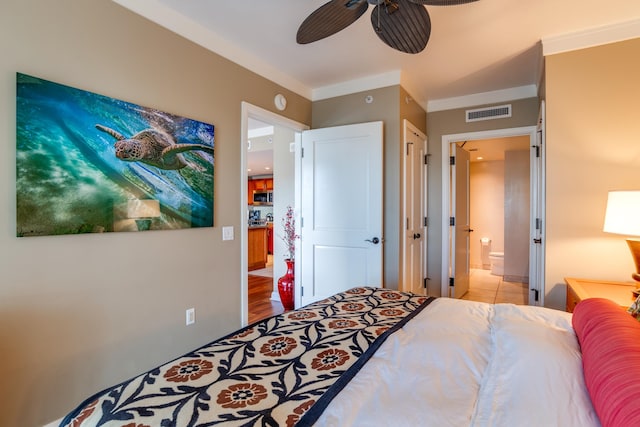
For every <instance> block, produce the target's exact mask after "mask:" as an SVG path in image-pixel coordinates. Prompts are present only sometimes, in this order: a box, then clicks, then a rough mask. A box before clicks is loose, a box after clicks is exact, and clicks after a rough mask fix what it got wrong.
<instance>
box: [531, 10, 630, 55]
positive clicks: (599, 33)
mask: <svg viewBox="0 0 640 427" xmlns="http://www.w3.org/2000/svg"><path fill="white" fill-rule="evenodd" d="M638 37H640V19H634V20H631V21H626V22H619V23H616V24H610V25H603V26H601V27H596V28H589V29H586V30H582V31H576V32H573V33H567V34H563V35H559V36H553V37H545V38H543V39H542V54H543V55H544V56H548V55H554V54H557V53H563V52H569V51H572V50H578V49H586V48H589V47H595V46H601V45H604V44H609V43H615V42H621V41H624V40H630V39H635V38H638Z"/></svg>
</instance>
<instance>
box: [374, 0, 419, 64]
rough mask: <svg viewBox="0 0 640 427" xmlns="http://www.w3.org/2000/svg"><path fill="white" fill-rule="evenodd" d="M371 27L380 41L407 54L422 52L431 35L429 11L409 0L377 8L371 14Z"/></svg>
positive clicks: (400, 0) (398, 0) (385, 4)
mask: <svg viewBox="0 0 640 427" xmlns="http://www.w3.org/2000/svg"><path fill="white" fill-rule="evenodd" d="M387 3H390V4H391V6H390V5H388V4H387ZM392 6H393V7H392ZM371 25H373V29H374V30H375V32H376V34H377V35H378V37H380V40H382V41H383V42H385V43H386V44H387V45H389V46H391V47H392V48H394V49H396V50H399V51H400V52H405V53H419V52H422V50H423V49H424V48H425V47H426V46H427V42H428V41H429V36H430V35H431V19H430V18H429V13H428V12H427V9H425V7H424V6H420V5H418V4H415V3H411V2H409V0H396V1H395V2H385V3H384V4H380V5H378V6H376V7H375V8H374V9H373V12H372V13H371Z"/></svg>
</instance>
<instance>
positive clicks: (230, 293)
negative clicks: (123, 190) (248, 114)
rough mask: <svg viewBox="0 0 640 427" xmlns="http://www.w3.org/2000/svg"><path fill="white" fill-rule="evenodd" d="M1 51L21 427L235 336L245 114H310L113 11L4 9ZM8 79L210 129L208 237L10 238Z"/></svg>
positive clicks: (7, 294) (0, 311)
mask: <svg viewBox="0 0 640 427" xmlns="http://www.w3.org/2000/svg"><path fill="white" fill-rule="evenodd" d="M0 51H1V52H2V62H1V63H0V82H1V83H0V99H1V101H0V150H1V151H0V158H1V159H2V166H3V167H2V170H3V173H2V178H1V179H0V200H1V201H2V206H3V209H0V224H1V227H0V271H1V272H2V279H1V285H0V360H1V362H2V363H0V378H2V380H1V381H0V425H2V426H26V427H28V426H36V425H42V424H43V423H45V422H49V421H52V420H54V419H56V418H58V417H61V416H63V415H64V414H65V413H66V411H68V410H71V409H72V408H73V407H74V406H75V405H76V404H78V403H80V401H81V399H84V398H85V397H87V396H88V395H89V394H91V393H94V392H97V391H99V390H101V389H103V388H104V387H107V386H109V385H112V384H115V383H117V382H119V381H121V380H124V379H126V378H128V377H131V376H132V375H134V374H137V373H139V372H141V371H144V370H147V369H150V368H152V367H154V366H157V365H158V364H159V363H160V362H163V361H166V360H169V359H170V358H173V357H176V356H178V355H180V354H182V353H184V352H186V351H189V350H191V349H193V348H195V347H196V346H199V345H201V344H204V343H206V342H209V341H211V340H212V339H214V338H216V337H218V336H221V335H222V334H225V333H227V332H229V331H231V330H233V329H236V328H238V327H239V326H240V310H241V307H240V241H239V240H238V238H236V240H234V241H231V242H222V238H221V230H220V228H221V226H223V225H224V226H228V225H232V226H234V227H235V230H236V233H235V235H236V236H239V235H240V228H239V227H240V226H241V224H240V219H241V210H240V209H241V207H243V208H246V202H245V201H244V200H243V201H241V200H240V180H239V177H240V169H239V168H240V153H241V149H243V148H244V147H242V146H241V144H240V112H241V106H240V103H241V101H243V100H246V101H248V102H250V103H252V104H255V105H258V106H260V107H263V108H266V109H269V110H272V111H275V110H274V108H273V97H274V95H275V94H276V93H278V92H281V93H283V94H285V95H286V96H287V98H288V101H289V104H288V107H287V110H286V111H285V114H284V115H286V116H288V117H289V118H291V119H293V120H296V121H299V122H302V123H310V121H311V102H310V101H309V100H307V99H304V98H302V97H300V96H297V95H295V94H293V93H291V92H289V91H287V90H285V89H283V88H281V87H279V86H277V85H276V84H273V83H271V82H269V81H267V80H265V79H263V78H260V77H258V76H256V75H255V74H253V73H252V72H250V71H248V70H246V69H243V68H241V67H239V66H237V65H234V64H232V63H230V62H229V61H227V60H224V59H222V58H220V57H219V56H217V55H215V54H212V53H210V52H208V51H206V50H205V49H203V48H201V47H199V46H197V45H194V44H193V43H190V42H188V41H186V40H185V39H183V38H181V37H179V36H176V35H175V34H173V33H171V32H169V31H167V30H164V29H162V28H160V27H158V26H156V25H154V24H152V23H150V22H149V21H147V20H145V19H143V18H141V17H139V16H137V15H135V14H132V13H131V12H129V11H127V10H125V9H123V8H121V7H120V6H118V5H116V4H115V3H113V2H111V1H109V0H65V1H56V2H47V1H41V0H40V1H38V0H5V1H4V2H3V4H2V13H1V14H0ZM16 72H22V73H26V74H31V75H34V76H38V77H41V78H45V79H47V80H52V81H55V82H59V83H62V84H66V85H70V86H74V87H77V88H81V89H85V90H89V91H92V92H97V93H101V94H105V95H108V96H111V97H115V98H119V99H122V100H126V101H131V102H134V103H137V104H140V105H144V106H149V107H155V108H158V109H160V110H164V111H167V112H171V113H175V114H179V115H183V116H186V117H190V118H194V119H198V120H201V121H205V122H210V123H213V124H214V125H215V136H216V147H215V156H216V164H215V208H214V221H215V227H213V228H201V229H192V230H178V231H158V232H146V233H107V234H101V235H73V236H58V237H27V238H16V237H15V235H16V230H15V224H16V219H15V212H16V201H15V198H16V197H15V156H16V150H15V138H16V135H15V122H16V110H15V108H16V107H15V105H16V99H15V97H16V89H15V87H16V82H15V79H16V76H15V73H16ZM243 225H244V224H243ZM189 307H195V308H196V317H197V323H196V324H195V325H193V326H189V327H186V326H185V325H184V317H185V309H186V308H189Z"/></svg>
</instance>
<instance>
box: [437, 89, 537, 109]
mask: <svg viewBox="0 0 640 427" xmlns="http://www.w3.org/2000/svg"><path fill="white" fill-rule="evenodd" d="M536 96H538V87H537V86H536V85H527V86H519V87H512V88H509V89H502V90H495V91H492V92H482V93H474V94H471V95H465V96H457V97H453V98H443V99H434V100H431V101H429V102H427V112H429V113H431V112H434V111H443V110H453V109H456V108H465V107H472V106H477V105H486V104H493V103H496V102H506V101H513V100H516V99H525V98H535V97H536Z"/></svg>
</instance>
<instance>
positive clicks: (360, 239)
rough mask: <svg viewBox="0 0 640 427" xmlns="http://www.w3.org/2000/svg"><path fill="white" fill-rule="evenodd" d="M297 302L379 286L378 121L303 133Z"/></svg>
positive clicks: (380, 149) (379, 192)
mask: <svg viewBox="0 0 640 427" xmlns="http://www.w3.org/2000/svg"><path fill="white" fill-rule="evenodd" d="M301 155H302V159H301V195H300V196H301V197H300V200H301V203H300V222H301V224H300V225H301V226H300V235H301V239H300V240H301V242H300V253H299V257H300V259H301V261H302V262H300V263H298V266H297V267H298V270H297V272H298V274H299V276H298V277H300V278H301V280H299V281H297V283H296V287H297V289H296V295H299V296H300V299H299V305H306V304H309V303H311V302H313V301H317V300H320V299H323V298H326V297H328V296H330V295H333V294H335V293H337V292H341V291H344V290H347V289H350V288H353V287H356V286H377V287H379V286H382V245H383V242H384V239H383V235H382V209H383V208H382V167H383V163H382V122H372V123H362V124H355V125H348V126H339V127H333V128H323V129H313V130H309V131H305V132H303V133H302V153H301Z"/></svg>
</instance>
